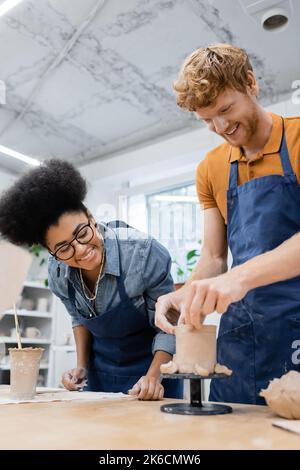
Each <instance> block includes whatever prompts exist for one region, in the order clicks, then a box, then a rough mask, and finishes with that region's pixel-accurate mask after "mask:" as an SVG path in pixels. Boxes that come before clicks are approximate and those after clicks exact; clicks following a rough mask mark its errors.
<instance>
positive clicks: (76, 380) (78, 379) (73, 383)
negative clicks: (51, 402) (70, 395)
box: [61, 367, 87, 391]
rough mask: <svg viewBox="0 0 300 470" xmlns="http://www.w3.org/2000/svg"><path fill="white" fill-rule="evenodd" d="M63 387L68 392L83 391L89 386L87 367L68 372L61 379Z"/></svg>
mask: <svg viewBox="0 0 300 470" xmlns="http://www.w3.org/2000/svg"><path fill="white" fill-rule="evenodd" d="M61 382H62V384H63V386H64V387H65V388H66V389H67V390H71V391H81V390H82V389H83V388H84V387H85V386H86V385H87V370H86V368H85V367H76V368H75V369H71V370H68V371H67V372H65V373H64V374H63V376H62V378H61Z"/></svg>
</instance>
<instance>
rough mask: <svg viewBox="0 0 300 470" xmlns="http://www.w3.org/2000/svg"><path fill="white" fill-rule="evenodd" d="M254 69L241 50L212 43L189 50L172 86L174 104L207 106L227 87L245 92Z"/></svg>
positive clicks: (190, 109)
mask: <svg viewBox="0 0 300 470" xmlns="http://www.w3.org/2000/svg"><path fill="white" fill-rule="evenodd" d="M249 71H253V69H252V65H251V63H250V61H249V58H248V55H247V53H246V52H245V51H244V49H240V48H239V47H234V46H231V45H230V44H214V45H212V46H209V47H205V48H200V49H197V50H196V51H194V52H192V54H191V55H189V56H188V57H187V59H186V60H185V62H184V63H183V65H182V67H181V70H180V73H179V77H178V80H177V81H176V82H174V84H173V88H174V90H175V93H176V98H177V104H178V106H180V107H181V108H186V109H188V110H189V111H197V109H199V108H202V107H206V106H210V105H211V104H213V103H214V102H215V100H216V99H217V97H218V95H219V94H220V93H221V92H222V91H224V90H225V89H226V88H232V89H234V90H238V91H240V92H242V93H246V87H247V84H248V72H249Z"/></svg>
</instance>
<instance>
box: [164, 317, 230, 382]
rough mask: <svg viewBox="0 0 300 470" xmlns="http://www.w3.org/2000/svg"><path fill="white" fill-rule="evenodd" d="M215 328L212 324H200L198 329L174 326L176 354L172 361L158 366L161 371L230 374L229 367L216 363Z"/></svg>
mask: <svg viewBox="0 0 300 470" xmlns="http://www.w3.org/2000/svg"><path fill="white" fill-rule="evenodd" d="M216 329H217V327H216V326H214V325H202V327H201V329H199V330H197V329H196V328H194V327H193V326H191V325H178V326H176V328H175V336H176V354H175V356H174V357H173V360H172V361H170V362H168V363H167V364H162V365H161V366H160V371H161V373H163V374H176V373H177V372H179V373H182V374H197V375H199V376H202V377H208V376H209V375H210V374H213V373H214V372H215V373H217V374H225V375H228V376H230V375H231V374H232V371H231V370H230V369H228V368H227V367H226V366H223V365H220V364H216V355H217V352H216V348H217V341H216Z"/></svg>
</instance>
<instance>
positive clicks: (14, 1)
mask: <svg viewBox="0 0 300 470" xmlns="http://www.w3.org/2000/svg"><path fill="white" fill-rule="evenodd" d="M22 1H23V0H6V2H3V3H2V4H1V5H0V16H2V15H5V13H6V12H8V11H9V10H11V9H12V8H14V7H15V6H17V5H18V3H21V2H22Z"/></svg>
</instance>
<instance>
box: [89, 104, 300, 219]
mask: <svg viewBox="0 0 300 470" xmlns="http://www.w3.org/2000/svg"><path fill="white" fill-rule="evenodd" d="M297 101H299V102H298V103H297ZM266 109H267V110H268V111H271V112H274V113H277V114H280V115H283V116H300V99H299V98H298V100H295V99H293V100H292V95H291V96H290V97H288V99H286V100H285V101H282V102H280V103H276V104H273V105H271V106H268V107H267V108H266ZM221 142H222V139H220V138H219V137H218V136H216V135H215V134H213V133H211V132H209V131H208V130H207V129H206V128H202V127H201V128H200V127H199V129H196V130H192V131H189V132H186V133H184V134H180V135H175V136H173V137H170V138H167V139H165V140H162V141H160V142H157V143H154V144H152V145H148V146H146V147H142V148H138V149H136V150H132V151H130V152H124V153H121V154H118V155H115V156H111V157H110V158H107V159H105V160H100V161H97V162H95V163H91V164H89V165H85V166H83V167H81V171H82V173H83V175H84V176H85V177H86V178H87V179H88V181H89V182H90V192H89V195H88V199H87V204H88V206H89V207H90V208H91V210H92V211H97V209H98V214H99V215H101V214H102V213H103V212H105V210H106V212H107V211H108V210H109V207H110V210H111V211H112V212H114V211H115V215H116V216H122V215H123V214H122V211H120V207H121V206H122V200H120V194H124V195H133V194H147V193H152V192H155V191H160V190H163V189H168V188H169V187H172V186H175V185H180V184H184V183H186V182H190V181H194V180H195V170H196V167H197V165H198V163H199V162H200V161H201V159H202V158H204V156H205V154H206V153H207V151H209V150H211V149H212V148H213V147H215V146H216V145H218V144H219V143H221ZM101 204H105V206H104V208H103V207H101ZM107 204H109V205H110V206H107ZM105 208H106V209H105ZM120 212H121V213H120Z"/></svg>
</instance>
